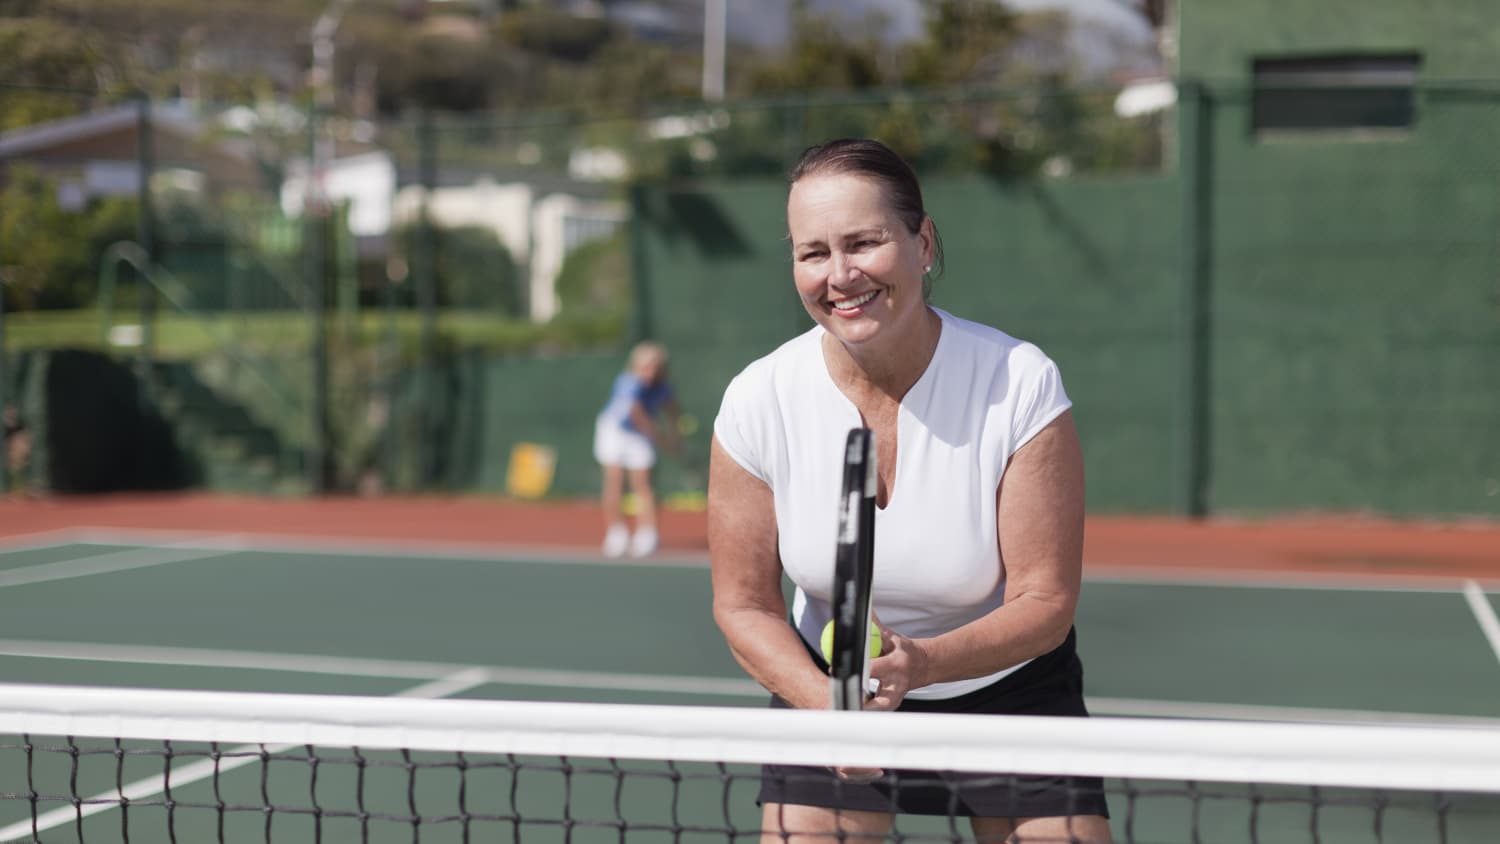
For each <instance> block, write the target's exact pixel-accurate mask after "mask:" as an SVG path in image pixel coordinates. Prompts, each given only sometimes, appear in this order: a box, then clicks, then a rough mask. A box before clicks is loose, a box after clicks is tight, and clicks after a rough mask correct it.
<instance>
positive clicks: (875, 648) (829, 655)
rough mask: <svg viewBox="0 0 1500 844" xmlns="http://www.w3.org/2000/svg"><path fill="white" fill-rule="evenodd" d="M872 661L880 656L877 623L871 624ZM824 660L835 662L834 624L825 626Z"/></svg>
mask: <svg viewBox="0 0 1500 844" xmlns="http://www.w3.org/2000/svg"><path fill="white" fill-rule="evenodd" d="M868 648H869V652H870V659H874V658H875V657H877V656H880V628H879V627H876V626H875V622H873V621H872V622H870V644H869V645H868ZM823 659H824V660H825V661H827V662H833V622H832V621H830V622H828V623H827V624H825V625H823Z"/></svg>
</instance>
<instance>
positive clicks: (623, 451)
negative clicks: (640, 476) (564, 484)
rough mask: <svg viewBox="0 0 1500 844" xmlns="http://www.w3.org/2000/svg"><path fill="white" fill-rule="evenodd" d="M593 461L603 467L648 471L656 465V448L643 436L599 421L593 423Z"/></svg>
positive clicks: (607, 421) (614, 424)
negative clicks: (621, 467)
mask: <svg viewBox="0 0 1500 844" xmlns="http://www.w3.org/2000/svg"><path fill="white" fill-rule="evenodd" d="M594 459H595V460H597V461H599V463H600V465H603V466H623V467H624V468H626V469H650V468H651V467H652V466H655V465H656V448H655V447H653V446H652V445H651V440H650V439H648V438H647V437H646V435H645V434H642V433H640V432H639V431H632V430H628V429H626V428H622V427H620V425H619V423H617V422H613V421H611V420H608V419H600V420H599V421H597V422H595V423H594Z"/></svg>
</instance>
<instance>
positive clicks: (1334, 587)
mask: <svg viewBox="0 0 1500 844" xmlns="http://www.w3.org/2000/svg"><path fill="white" fill-rule="evenodd" d="M1083 579H1084V581H1085V582H1087V583H1100V584H1109V585H1125V586H1132V585H1141V586H1201V587H1206V588H1209V589H1217V588H1221V587H1222V588H1235V589H1306V590H1309V591H1333V592H1423V593H1438V594H1442V593H1449V594H1451V593H1453V592H1456V591H1458V590H1459V588H1460V585H1461V584H1462V583H1463V580H1462V579H1461V578H1458V577H1445V576H1442V575H1420V574H1410V575H1400V574H1360V573H1355V572H1344V573H1340V572H1316V571H1314V572H1287V571H1258V570H1255V569H1213V568H1206V569H1197V570H1193V571H1183V570H1181V569H1175V568H1149V567H1139V568H1137V567H1130V568H1109V569H1102V570H1099V571H1095V572H1089V571H1088V565H1087V563H1085V564H1084V575H1083ZM1495 582H1496V583H1497V584H1500V580H1497V581H1495Z"/></svg>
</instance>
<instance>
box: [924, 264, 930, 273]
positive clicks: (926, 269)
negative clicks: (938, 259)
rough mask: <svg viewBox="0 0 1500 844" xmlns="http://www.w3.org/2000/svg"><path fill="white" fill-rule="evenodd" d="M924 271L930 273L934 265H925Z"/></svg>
mask: <svg viewBox="0 0 1500 844" xmlns="http://www.w3.org/2000/svg"><path fill="white" fill-rule="evenodd" d="M922 272H924V273H930V272H932V265H931V264H928V265H927V266H925V267H923V268H922Z"/></svg>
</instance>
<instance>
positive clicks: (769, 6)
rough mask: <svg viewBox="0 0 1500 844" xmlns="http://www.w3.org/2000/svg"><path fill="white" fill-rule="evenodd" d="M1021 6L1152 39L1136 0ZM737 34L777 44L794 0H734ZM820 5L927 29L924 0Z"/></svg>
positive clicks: (900, 34)
mask: <svg viewBox="0 0 1500 844" xmlns="http://www.w3.org/2000/svg"><path fill="white" fill-rule="evenodd" d="M1004 2H1005V5H1007V6H1009V7H1011V8H1012V9H1015V10H1017V11H1042V10H1046V9H1064V10H1066V11H1068V12H1069V13H1070V14H1072V15H1073V16H1074V18H1075V20H1083V21H1088V22H1090V23H1094V24H1098V25H1101V26H1104V27H1107V28H1109V29H1110V30H1112V31H1118V32H1119V33H1121V34H1122V35H1125V36H1127V37H1136V38H1142V39H1149V38H1150V35H1151V31H1150V26H1149V25H1148V24H1147V23H1146V22H1145V20H1144V18H1142V17H1141V16H1140V15H1139V14H1138V13H1136V12H1135V10H1134V9H1133V7H1132V5H1131V3H1130V0H1004ZM728 3H729V6H728V10H729V31H730V33H731V35H732V37H735V38H738V39H742V40H745V41H751V42H753V43H756V44H760V45H767V46H769V45H775V44H779V43H781V42H783V41H784V40H785V39H786V34H787V28H788V26H789V23H790V19H791V13H790V9H791V0H728ZM812 5H813V7H814V8H815V9H819V10H826V11H829V12H833V13H835V14H840V15H844V16H846V17H848V18H849V19H851V20H855V21H857V20H859V19H861V18H866V17H871V16H873V15H875V14H882V15H884V16H885V17H886V18H887V20H888V21H889V22H890V24H889V35H890V36H891V37H892V38H894V39H901V38H909V37H912V36H914V35H916V34H917V33H918V32H920V31H921V29H922V6H921V3H920V0H812Z"/></svg>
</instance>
